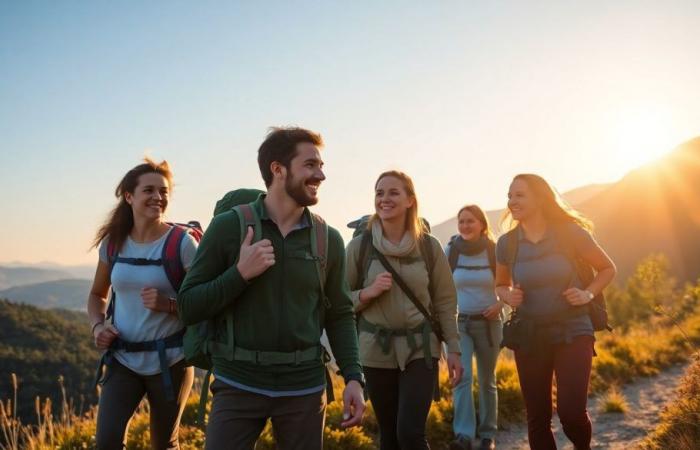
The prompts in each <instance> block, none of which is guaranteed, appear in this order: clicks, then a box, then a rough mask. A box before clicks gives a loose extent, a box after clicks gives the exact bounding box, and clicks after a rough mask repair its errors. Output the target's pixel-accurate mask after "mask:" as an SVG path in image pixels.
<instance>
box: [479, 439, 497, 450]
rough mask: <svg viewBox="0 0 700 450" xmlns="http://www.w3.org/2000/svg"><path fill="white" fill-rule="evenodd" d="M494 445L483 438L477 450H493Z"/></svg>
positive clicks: (490, 440)
mask: <svg viewBox="0 0 700 450" xmlns="http://www.w3.org/2000/svg"><path fill="white" fill-rule="evenodd" d="M495 449H496V443H495V442H494V440H493V439H489V438H485V439H482V440H481V445H479V450H495Z"/></svg>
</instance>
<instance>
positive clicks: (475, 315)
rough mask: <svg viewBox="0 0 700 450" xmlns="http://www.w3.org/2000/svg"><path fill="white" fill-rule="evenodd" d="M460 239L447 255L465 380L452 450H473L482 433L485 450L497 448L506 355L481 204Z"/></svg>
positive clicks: (470, 209)
mask: <svg viewBox="0 0 700 450" xmlns="http://www.w3.org/2000/svg"><path fill="white" fill-rule="evenodd" d="M457 229H458V231H459V234H457V235H456V236H453V237H452V239H450V242H449V244H448V245H447V248H446V249H445V253H446V254H447V259H448V261H449V263H450V268H451V269H452V277H453V279H454V282H455V287H456V288H457V303H458V306H459V318H458V323H459V335H460V346H461V348H462V367H464V376H463V377H462V379H461V380H460V382H459V383H458V384H457V386H455V388H454V391H453V393H452V394H453V399H454V421H453V423H452V428H453V430H454V433H455V440H454V441H453V442H452V443H451V445H450V449H451V450H467V449H471V448H472V440H473V439H474V438H476V436H477V432H478V435H479V438H481V442H480V445H479V447H478V448H479V449H480V450H489V449H493V448H495V436H496V431H497V429H498V422H497V419H498V393H497V390H496V361H497V360H498V353H499V352H500V350H501V338H502V332H503V322H502V317H501V311H502V309H503V303H501V302H500V301H499V300H498V299H497V298H496V295H495V294H494V291H493V287H494V275H495V270H496V256H495V248H496V244H495V242H494V239H493V235H492V234H491V230H489V222H488V220H487V218H486V215H485V214H484V212H483V211H482V210H481V208H479V207H478V206H477V205H467V206H464V207H463V208H462V209H460V210H459V212H458V213H457ZM472 358H476V367H477V371H478V374H479V425H478V429H477V420H476V409H475V407H474V397H473V395H472V383H473V381H474V376H473V371H472Z"/></svg>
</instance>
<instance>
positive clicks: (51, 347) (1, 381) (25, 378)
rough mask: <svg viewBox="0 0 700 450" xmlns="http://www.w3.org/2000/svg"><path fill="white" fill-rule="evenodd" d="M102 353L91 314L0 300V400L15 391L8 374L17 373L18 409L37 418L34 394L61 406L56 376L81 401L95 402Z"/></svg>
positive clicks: (30, 418)
mask: <svg viewBox="0 0 700 450" xmlns="http://www.w3.org/2000/svg"><path fill="white" fill-rule="evenodd" d="M98 358H99V355H98V352H97V350H96V349H95V347H94V344H93V341H92V337H91V336H90V325H89V324H88V319H87V314H85V313H78V312H71V311H47V310H40V309H37V308H35V307H33V306H28V305H17V304H13V303H10V302H8V301H6V300H0V399H2V400H5V399H8V398H11V396H12V386H11V382H10V374H11V373H15V374H17V377H18V378H19V399H18V405H19V412H20V417H22V419H23V421H24V422H25V423H26V422H28V421H29V422H31V421H33V420H35V418H34V399H35V398H36V397H37V396H40V397H41V398H42V399H43V398H46V397H51V400H52V403H53V405H54V408H55V412H56V411H57V409H56V408H58V407H60V404H61V401H60V399H61V395H60V387H59V384H58V377H59V376H60V375H63V378H64V385H65V389H66V394H67V396H68V397H69V398H72V399H73V400H74V403H75V406H76V407H78V406H80V403H81V399H82V400H83V401H84V403H85V404H86V405H87V404H88V403H90V404H91V403H94V402H95V401H96V394H95V390H94V389H93V387H92V379H93V375H94V371H95V367H96V366H97V361H98Z"/></svg>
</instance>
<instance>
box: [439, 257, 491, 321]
mask: <svg viewBox="0 0 700 450" xmlns="http://www.w3.org/2000/svg"><path fill="white" fill-rule="evenodd" d="M445 253H446V254H448V255H449V254H450V244H448V245H447V248H446V249H445ZM452 278H453V279H454V282H455V287H456V288H457V304H458V305H459V313H460V314H481V313H483V312H484V310H486V308H488V307H489V306H491V305H493V304H494V303H496V293H495V292H494V280H493V272H491V267H490V266H489V257H488V254H487V253H486V250H484V251H483V252H481V253H479V254H477V255H463V254H460V255H459V256H458V257H457V268H456V269H455V270H454V272H453V273H452Z"/></svg>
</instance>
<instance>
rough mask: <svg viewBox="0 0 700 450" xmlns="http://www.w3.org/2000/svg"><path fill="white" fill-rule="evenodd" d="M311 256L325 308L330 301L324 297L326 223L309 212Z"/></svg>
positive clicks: (326, 272)
mask: <svg viewBox="0 0 700 450" xmlns="http://www.w3.org/2000/svg"><path fill="white" fill-rule="evenodd" d="M310 243H311V256H313V258H314V261H315V265H316V273H317V274H318V281H319V287H320V290H321V299H322V300H323V304H324V306H325V307H326V308H329V307H330V301H329V300H328V297H326V278H327V276H328V224H327V223H326V221H325V220H323V218H322V217H321V216H319V215H317V214H313V213H312V214H311V236H310Z"/></svg>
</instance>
